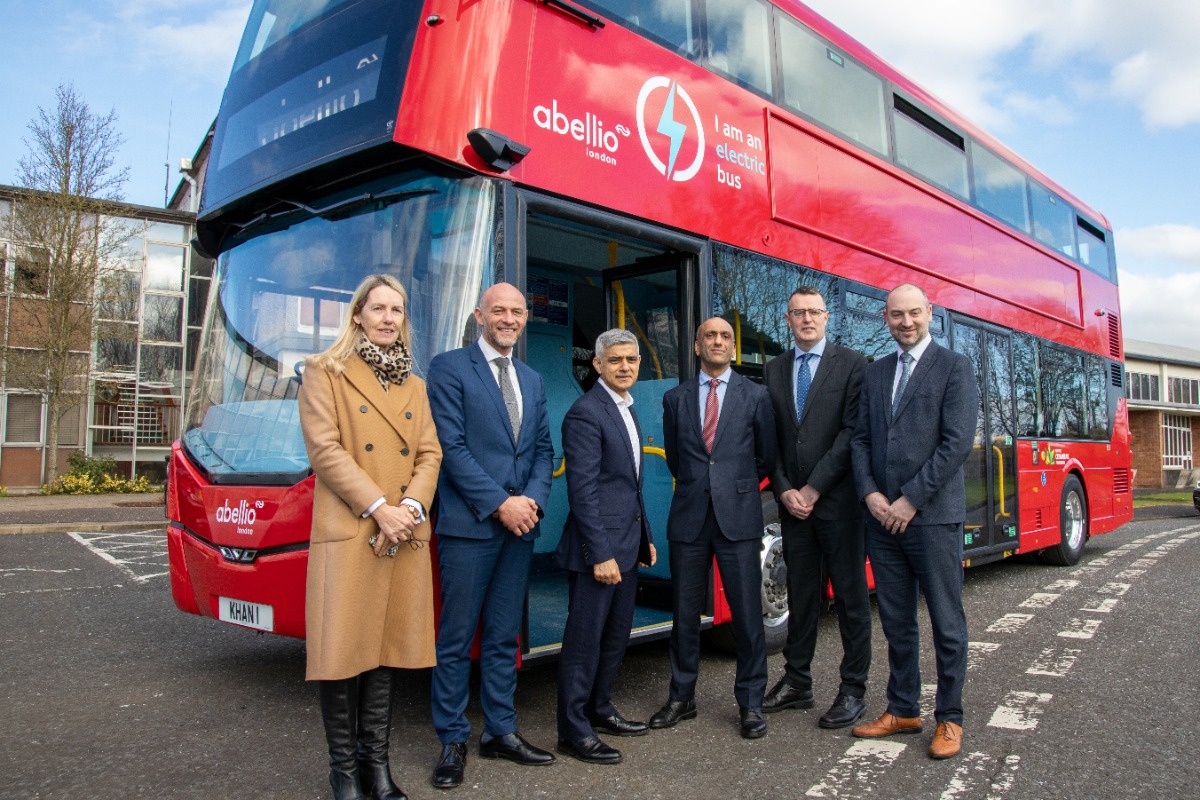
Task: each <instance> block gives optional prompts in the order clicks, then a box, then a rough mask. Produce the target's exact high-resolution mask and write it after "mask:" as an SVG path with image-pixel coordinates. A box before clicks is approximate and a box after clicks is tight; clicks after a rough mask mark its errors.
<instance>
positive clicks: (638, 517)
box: [633, 514, 642, 522]
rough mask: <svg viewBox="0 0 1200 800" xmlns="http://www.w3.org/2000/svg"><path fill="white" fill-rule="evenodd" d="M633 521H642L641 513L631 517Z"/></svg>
mask: <svg viewBox="0 0 1200 800" xmlns="http://www.w3.org/2000/svg"><path fill="white" fill-rule="evenodd" d="M633 521H634V522H641V521H642V515H641V514H638V515H637V516H636V517H634V518H633Z"/></svg>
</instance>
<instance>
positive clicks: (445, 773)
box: [429, 742, 467, 789]
mask: <svg viewBox="0 0 1200 800" xmlns="http://www.w3.org/2000/svg"><path fill="white" fill-rule="evenodd" d="M466 769H467V744H466V742H451V743H450V744H444V745H442V757H441V758H440V759H439V760H438V763H437V766H436V767H434V768H433V776H432V777H431V778H430V779H429V782H430V783H432V784H433V785H434V788H436V789H453V788H454V787H455V786H458V785H459V784H460V783H462V782H463V773H464V772H465V771H466Z"/></svg>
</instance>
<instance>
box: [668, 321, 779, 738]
mask: <svg viewBox="0 0 1200 800" xmlns="http://www.w3.org/2000/svg"><path fill="white" fill-rule="evenodd" d="M735 346H736V343H735V341H734V338H733V328H732V327H731V326H730V325H729V323H728V322H726V321H725V320H723V319H721V318H720V317H713V318H712V319H709V320H706V321H705V322H703V323H702V324H701V325H700V327H699V328H698V329H697V331H696V342H695V345H694V347H695V352H696V355H697V356H699V357H700V376H699V378H698V379H692V380H687V381H684V382H683V383H681V384H679V385H678V386H676V387H675V388H674V389H672V390H671V391H669V392H667V393H666V395H665V396H664V397H663V447H664V449H665V450H666V453H667V467H668V468H669V469H670V470H671V474H672V475H674V476H675V494H674V496H673V497H672V498H671V512H670V514H669V516H668V517H667V541H668V542H670V547H671V556H670V562H671V585H672V595H673V597H672V599H673V605H674V612H675V620H674V627H673V628H672V630H671V648H670V652H671V691H670V695H669V698H668V700H667V704H666V705H665V706H663V707H662V708H661V709H660V710H659V711H657V712H656V713H655V714H654V716H653V717H651V718H650V727H651V728H669V727H671V726H673V725H675V724H677V723H678V722H679V721H680V720H684V719H691V718H693V717H695V716H696V700H695V692H696V678H697V675H698V672H699V668H700V615H701V613H702V612H703V611H704V606H705V602H706V599H707V597H706V594H707V590H708V583H709V582H708V576H709V572H710V570H711V569H712V561H713V557H714V556H715V557H716V559H717V566H718V568H719V569H720V571H721V581H722V583H723V585H724V587H725V598H726V599H727V600H728V601H729V610H730V613H731V614H732V615H733V632H734V641H735V642H736V645H737V673H736V676H735V678H734V691H733V693H734V696H735V697H736V698H737V702H738V706H739V708H740V714H741V732H742V736H744V737H745V738H747V739H757V738H759V737H760V736H764V735H765V734H766V732H767V722H766V719H765V718H764V717H763V714H762V704H763V694H764V693H765V691H766V685H767V648H766V637H765V635H764V633H763V624H762V600H761V599H760V598H761V587H762V566H761V564H760V561H759V551H760V548H761V546H762V532H763V514H762V501H761V499H760V495H759V484H760V483H761V482H762V479H763V478H765V477H767V476H768V475H770V474H771V470H773V469H774V468H775V413H774V412H773V411H772V410H771V401H770V398H768V397H767V390H766V389H764V388H763V387H761V386H759V385H758V384H756V383H753V382H751V381H750V380H748V379H747V378H745V377H743V376H741V375H739V374H737V373H736V372H734V371H733V369H732V368H731V367H730V363H731V361H732V360H733V353H734V348H735Z"/></svg>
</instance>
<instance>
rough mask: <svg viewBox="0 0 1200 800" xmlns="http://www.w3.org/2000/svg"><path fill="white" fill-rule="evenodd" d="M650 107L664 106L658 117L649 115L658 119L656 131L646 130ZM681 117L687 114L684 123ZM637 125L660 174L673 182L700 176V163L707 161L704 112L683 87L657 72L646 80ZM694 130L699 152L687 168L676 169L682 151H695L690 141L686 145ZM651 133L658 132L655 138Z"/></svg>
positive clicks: (648, 154) (643, 143)
mask: <svg viewBox="0 0 1200 800" xmlns="http://www.w3.org/2000/svg"><path fill="white" fill-rule="evenodd" d="M664 95H665V96H664ZM676 100H678V101H679V102H680V103H681V104H682V105H683V106H684V107H685V110H686V113H683V114H680V113H678V111H679V110H678V109H677V108H676ZM648 107H649V108H651V109H658V108H660V107H661V111H660V112H659V114H658V115H657V117H656V116H655V115H654V114H653V113H651V114H650V115H649V116H650V119H651V120H654V122H652V123H651V124H652V125H653V126H654V127H653V131H648V130H647V129H646V118H647V114H646V111H647V108H648ZM680 116H682V117H683V121H682V122H680V121H679V117H680ZM637 127H638V135H639V136H640V137H641V139H642V147H643V148H644V149H645V151H646V156H647V157H648V158H649V159H650V163H651V164H653V165H654V168H655V169H657V170H658V172H659V174H660V175H662V176H663V177H665V178H666V179H667V180H671V181H688V180H691V179H692V178H694V177H696V173H698V172H699V171H700V165H701V164H702V163H703V162H704V126H703V125H701V124H700V112H698V111H697V110H696V104H695V103H693V102H692V98H691V97H690V96H689V95H688V93H687V91H686V90H685V89H684V88H683V87H682V86H680V85H679V84H678V83H677V82H676V81H673V80H671V79H670V78H667V77H664V76H662V75H656V76H655V77H653V78H651V79H650V80H648V81H646V82H645V83H643V84H642V89H641V91H640V92H638V99H637ZM690 131H695V138H696V145H695V147H696V155H695V157H694V158H693V159H692V162H691V163H690V164H688V165H687V166H686V167H684V168H683V169H676V160H677V159H678V158H679V156H680V154H681V153H686V152H690V151H691V143H690V142H688V147H687V149H686V150H685V148H684V143H685V142H687V141H688V139H689V138H690ZM651 132H653V133H654V134H655V137H654V140H653V141H651V137H650V134H651ZM663 155H665V156H666V161H664V160H663V158H662V156H663ZM685 157H686V156H685Z"/></svg>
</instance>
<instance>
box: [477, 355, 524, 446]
mask: <svg viewBox="0 0 1200 800" xmlns="http://www.w3.org/2000/svg"><path fill="white" fill-rule="evenodd" d="M471 361H472V363H473V364H474V366H475V375H476V377H478V378H479V381H480V383H481V384H482V385H483V390H484V392H486V393H487V396H488V397H489V398H491V401H492V407H493V408H495V410H496V414H497V415H498V416H499V418H500V422H501V423H503V426H504V430H506V431H508V438H509V440H510V441H512V442H513V445H514V446H515V445H516V441H515V440H514V439H513V435H512V423H511V422H510V421H509V419H508V408H507V407H506V406H505V405H504V396H503V395H502V394H500V384H499V383H497V382H496V376H495V374H493V373H492V365H491V364H489V363H488V362H487V358H486V357H485V356H484V354H483V351H482V350H480V349H479V343H478V342H476V343H475V345H474V348H473V350H472V352H471ZM514 363H515V362H514ZM510 366H511V365H510ZM517 380H520V378H518V379H517ZM524 383H525V382H524V381H521V384H522V392H524ZM522 400H523V401H524V397H522ZM468 423H469V420H468ZM522 427H524V426H522Z"/></svg>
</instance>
